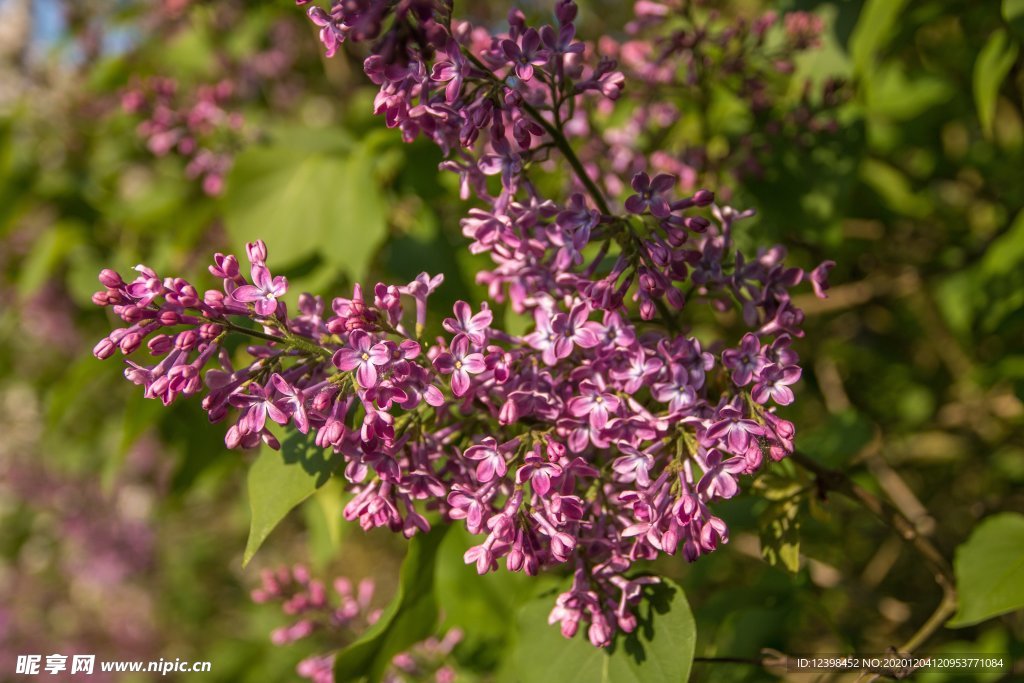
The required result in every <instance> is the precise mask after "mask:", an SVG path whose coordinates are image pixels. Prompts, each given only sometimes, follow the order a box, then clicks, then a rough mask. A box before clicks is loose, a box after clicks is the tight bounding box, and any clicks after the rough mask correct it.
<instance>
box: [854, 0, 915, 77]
mask: <svg viewBox="0 0 1024 683" xmlns="http://www.w3.org/2000/svg"><path fill="white" fill-rule="evenodd" d="M906 4H907V0H868V1H867V2H866V3H864V7H863V9H861V11H860V16H859V17H858V18H857V25H856V26H855V27H854V29H853V33H852V34H851V35H850V56H852V57H853V64H854V69H855V70H856V71H857V72H858V73H860V74H864V73H867V72H869V71H871V69H872V66H873V65H874V62H875V59H876V58H877V56H878V53H879V52H881V50H882V48H884V47H885V46H886V45H887V44H888V42H889V40H890V39H891V38H892V34H893V29H895V28H896V20H897V19H898V18H899V15H900V12H902V11H903V6H904V5H906Z"/></svg>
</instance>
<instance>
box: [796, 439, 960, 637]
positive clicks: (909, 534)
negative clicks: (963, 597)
mask: <svg viewBox="0 0 1024 683" xmlns="http://www.w3.org/2000/svg"><path fill="white" fill-rule="evenodd" d="M790 457H791V458H792V459H793V461H794V462H795V463H797V464H798V465H800V466H801V467H803V468H805V469H807V470H808V471H810V472H812V473H813V474H814V475H815V477H816V478H817V480H818V485H819V487H820V488H821V491H822V493H826V492H828V491H835V492H836V493H839V494H841V495H843V496H845V497H847V498H849V499H850V500H852V501H854V502H856V503H858V504H860V505H861V506H862V507H864V508H866V509H867V510H868V511H870V512H871V513H872V514H874V515H875V516H876V517H878V519H880V520H881V521H882V522H883V523H884V524H886V525H887V526H889V527H891V528H892V529H893V530H895V531H896V533H897V534H898V535H899V537H900V538H902V539H903V540H904V541H906V542H907V543H908V544H910V546H911V547H912V548H913V549H914V550H915V551H917V553H918V554H919V555H920V556H921V557H922V558H923V559H924V561H925V562H926V563H927V565H928V567H929V568H930V569H931V571H932V576H933V578H934V579H935V582H936V583H937V584H939V587H940V588H941V589H942V600H941V602H940V603H939V605H938V607H937V608H936V609H935V611H934V612H933V613H932V615H931V616H930V617H929V618H928V620H927V621H925V623H924V624H922V625H921V627H920V628H919V629H918V630H917V632H915V633H914V635H912V636H911V637H910V639H909V640H907V642H905V643H904V644H903V645H901V646H900V650H899V651H900V652H901V653H904V654H906V653H910V652H912V651H914V650H916V649H917V648H919V647H920V646H921V645H923V644H924V643H925V642H926V641H927V640H928V639H929V638H930V637H931V636H932V635H933V634H934V633H935V632H936V631H938V630H939V628H940V627H941V626H942V624H943V623H944V622H945V621H946V619H948V618H949V617H950V616H952V614H953V612H955V611H956V606H957V596H956V579H955V578H954V575H953V570H952V568H951V567H950V565H949V562H948V561H947V560H946V558H945V557H944V556H943V555H942V553H941V552H939V550H938V548H936V547H935V544H933V543H932V542H931V541H930V540H929V539H928V538H927V537H926V536H923V535H922V534H921V533H919V532H918V530H917V527H916V526H915V525H914V523H913V522H911V521H910V520H909V519H907V517H906V515H904V514H903V513H902V512H900V511H899V510H898V509H897V508H896V507H895V506H894V505H892V504H891V503H889V502H888V501H885V500H882V499H881V498H878V497H877V496H875V495H874V494H873V493H871V492H870V491H867V490H865V489H863V488H861V487H860V486H858V485H857V484H855V483H854V482H853V480H852V479H850V478H849V477H848V476H847V475H846V474H844V473H842V472H840V471H838V470H833V469H831V468H829V467H825V466H824V465H821V464H820V463H817V462H815V461H814V460H813V459H812V458H810V457H808V456H807V455H805V454H803V453H800V452H799V451H796V452H794V453H793V454H792V455H791V456H790Z"/></svg>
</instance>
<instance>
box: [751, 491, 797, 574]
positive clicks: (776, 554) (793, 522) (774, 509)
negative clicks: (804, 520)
mask: <svg viewBox="0 0 1024 683" xmlns="http://www.w3.org/2000/svg"><path fill="white" fill-rule="evenodd" d="M758 531H759V533H760V537H761V557H763V558H764V559H765V561H767V562H768V564H770V565H772V566H773V567H776V566H779V565H782V566H783V567H785V568H786V569H788V570H789V571H791V572H793V573H794V574H795V573H796V572H798V571H799V570H800V499H799V497H792V498H788V499H786V500H779V501H774V502H772V503H769V504H768V507H767V508H765V510H764V512H762V513H761V516H760V517H759V518H758Z"/></svg>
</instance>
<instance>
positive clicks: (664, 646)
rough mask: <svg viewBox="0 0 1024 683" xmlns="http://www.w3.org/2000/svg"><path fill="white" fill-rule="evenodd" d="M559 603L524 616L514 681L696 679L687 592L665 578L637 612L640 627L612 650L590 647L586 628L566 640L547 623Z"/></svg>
mask: <svg viewBox="0 0 1024 683" xmlns="http://www.w3.org/2000/svg"><path fill="white" fill-rule="evenodd" d="M553 603H554V598H553V597H551V596H548V597H546V598H542V599H539V600H535V601H533V602H531V603H529V604H528V605H526V606H525V607H523V609H522V610H521V611H520V612H519V641H518V643H517V644H516V649H515V650H514V651H513V653H512V655H511V660H510V662H511V666H512V667H513V672H512V673H513V677H514V680H518V681H521V682H522V683H533V681H559V683H593V682H595V681H600V682H601V683H670V682H671V683H682V682H683V681H686V680H687V679H688V678H689V676H690V667H691V666H692V664H693V653H694V648H695V646H696V642H697V627H696V624H695V623H694V620H693V613H692V612H691V611H690V605H689V603H687V601H686V595H685V594H684V593H683V589H682V588H680V587H679V586H677V585H676V584H674V583H673V582H671V581H669V580H668V579H662V580H661V583H659V584H656V585H654V586H650V587H649V590H647V591H646V592H645V595H644V601H643V602H642V603H641V604H640V605H639V606H638V607H637V608H636V609H637V621H638V624H637V628H636V630H635V631H634V632H633V633H631V634H629V635H627V636H621V635H620V636H619V637H618V638H616V640H615V642H614V643H613V644H612V645H611V646H610V647H608V648H597V647H594V646H593V645H591V644H590V642H589V641H588V640H587V638H586V633H585V632H583V631H584V629H583V628H581V629H580V631H581V633H577V634H576V637H575V638H572V639H566V638H563V637H562V634H561V632H560V631H559V629H558V626H557V625H555V626H551V625H548V623H547V618H548V614H549V613H550V612H551V607H552V605H553Z"/></svg>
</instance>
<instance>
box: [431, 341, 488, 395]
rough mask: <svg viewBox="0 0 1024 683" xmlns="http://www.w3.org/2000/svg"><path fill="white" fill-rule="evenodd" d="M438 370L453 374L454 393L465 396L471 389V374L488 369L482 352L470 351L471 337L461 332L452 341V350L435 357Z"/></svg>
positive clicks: (435, 365)
mask: <svg viewBox="0 0 1024 683" xmlns="http://www.w3.org/2000/svg"><path fill="white" fill-rule="evenodd" d="M434 367H435V368H437V370H438V372H441V373H442V374H445V375H451V376H452V393H453V394H455V395H456V396H465V395H466V392H467V391H469V383H470V379H469V376H470V375H478V374H480V373H481V372H483V371H485V370H486V369H487V363H486V362H485V361H484V356H483V354H481V353H476V352H470V348H469V337H468V336H467V335H465V334H460V335H458V336H456V337H455V339H454V340H453V341H452V346H451V349H450V351H448V352H446V353H442V354H440V355H439V356H438V357H437V358H435V359H434Z"/></svg>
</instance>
